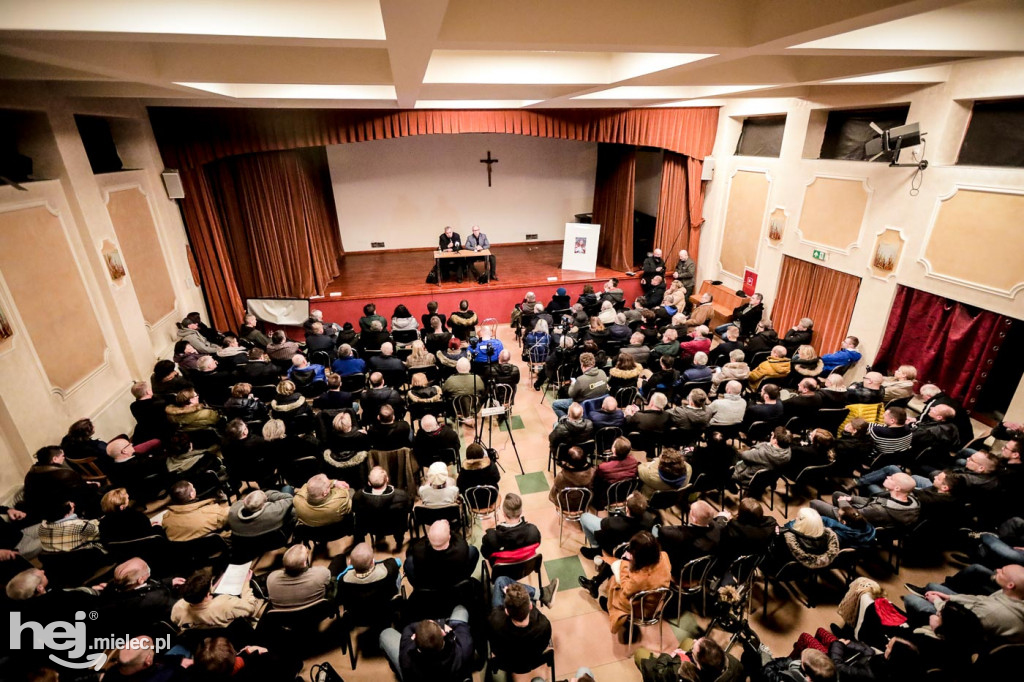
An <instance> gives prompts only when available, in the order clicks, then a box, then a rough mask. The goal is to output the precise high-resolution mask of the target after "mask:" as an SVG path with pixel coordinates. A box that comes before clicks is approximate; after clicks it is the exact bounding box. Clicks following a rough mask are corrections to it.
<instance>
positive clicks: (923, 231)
mask: <svg viewBox="0 0 1024 682" xmlns="http://www.w3.org/2000/svg"><path fill="white" fill-rule="evenodd" d="M1022 69H1024V59H998V60H988V61H980V62H972V63H970V64H966V65H962V66H955V67H953V68H952V72H951V77H950V80H949V81H948V82H946V83H941V84H936V85H922V86H915V87H913V88H906V87H904V88H903V89H901V90H900V91H898V92H895V93H894V90H892V89H888V88H878V89H877V90H876V89H875V88H872V87H871V86H864V88H863V90H861V91H860V93H861V94H860V95H859V96H854V95H851V94H848V93H847V94H843V95H838V94H837V95H834V96H830V95H821V96H818V97H817V98H816V99H769V98H751V99H747V100H741V101H732V102H730V103H728V104H727V105H726V106H725V107H724V108H723V110H722V115H721V117H720V119H719V120H720V124H719V130H718V137H717V139H716V143H715V153H714V156H715V159H716V160H717V162H718V168H717V169H716V172H715V180H714V181H712V182H711V183H710V185H709V187H708V193H707V198H706V201H705V207H704V213H705V216H706V217H707V223H706V225H705V227H704V232H703V235H702V238H701V252H700V259H699V261H698V262H699V264H700V265H699V268H700V271H699V273H698V274H699V277H701V278H702V279H703V278H720V279H723V280H724V281H727V282H730V283H732V284H735V285H736V286H737V287H738V286H739V285H740V282H739V280H738V279H736V278H734V277H731V276H730V275H729V274H728V273H726V272H723V270H722V268H721V267H720V266H719V262H720V260H721V258H722V257H723V256H725V255H726V254H728V253H729V252H730V249H732V248H734V247H732V246H728V245H726V244H725V243H724V242H725V241H726V240H725V239H724V238H723V233H725V234H726V235H727V234H728V230H729V228H728V225H729V224H730V217H729V211H730V206H731V201H730V198H729V183H728V179H729V178H730V177H732V176H733V175H734V174H735V173H736V172H737V170H738V169H744V170H753V169H760V170H763V171H765V172H766V173H768V174H769V176H770V177H771V178H772V183H771V191H770V195H769V198H768V207H769V211H774V210H775V209H776V208H778V207H781V208H783V209H785V211H786V213H787V214H788V222H787V225H786V229H785V233H784V235H783V239H782V241H781V243H779V244H773V243H771V242H770V241H769V240H768V238H767V230H765V231H764V232H761V233H760V234H761V235H762V236H761V237H760V239H759V241H758V242H757V246H756V250H757V256H756V260H757V264H758V289H759V290H760V291H762V292H763V293H764V294H765V297H766V303H767V304H768V310H769V311H770V310H771V303H772V302H773V301H774V298H775V293H776V291H775V290H776V286H777V281H778V275H779V271H780V267H781V261H782V256H783V255H790V256H794V257H796V258H802V259H804V260H811V259H812V252H813V251H814V250H815V249H819V250H824V251H826V253H827V255H826V258H827V260H826V262H825V263H824V265H826V266H828V267H831V268H835V269H837V270H841V271H843V272H847V273H850V274H853V275H856V276H858V277H862V278H863V284H862V285H861V288H860V295H859V297H858V299H857V305H856V307H855V309H854V312H853V317H852V319H851V322H850V332H851V333H853V334H856V335H857V336H859V337H860V339H861V340H862V350H863V351H864V354H865V360H866V362H870V361H872V360H873V359H874V356H875V353H876V351H877V349H878V346H879V343H880V342H881V339H882V335H883V332H884V328H885V323H886V320H887V319H888V313H889V309H890V307H891V303H892V299H893V297H894V295H895V291H896V285H897V284H905V285H907V286H911V287H914V288H917V289H922V290H925V291H929V292H932V293H935V294H938V295H941V296H947V297H950V298H954V299H956V300H959V301H963V302H964V303H968V304H971V305H975V306H978V307H981V308H985V309H987V310H992V311H995V312H998V313H1002V314H1005V315H1010V316H1012V317H1015V318H1018V319H1024V294H1022V293H1021V291H1020V289H1021V287H1020V286H1019V285H1018V283H1019V282H1021V281H1024V277H1021V273H1022V272H1024V271H1022V269H1021V268H1020V267H1019V265H1017V266H1013V265H1011V264H1009V263H1006V261H1005V260H1001V259H1002V258H1003V255H997V254H1007V253H1012V254H1019V253H1021V252H1022V249H1024V230H1021V229H1020V227H1019V218H1018V220H1017V222H1016V224H1015V223H1014V221H1013V220H1012V219H1011V218H1009V217H1008V216H1013V215H1016V216H1019V215H1020V212H1019V211H1018V210H1016V207H1017V206H1019V205H1020V197H1019V196H1018V195H1019V194H1020V193H1021V189H1022V188H1024V169H1005V168H982V167H960V166H955V165H953V162H954V161H955V158H956V155H957V152H958V149H959V144H960V141H961V140H962V138H963V134H964V130H965V126H966V125H967V120H968V116H967V112H968V111H969V107H970V100H973V99H974V98H990V97H1009V96H1017V97H1019V96H1022V95H1024V80H1022V79H1021V78H1020V76H1019V74H1020V73H1021V70H1022ZM882 94H885V96H884V97H883V96H881V95H882ZM896 102H909V103H910V114H909V119H908V120H909V121H911V122H913V121H918V122H920V124H921V130H922V131H925V132H927V133H928V134H927V137H926V139H927V141H928V143H927V150H926V154H925V158H927V160H928V161H929V162H930V165H929V167H928V169H927V170H926V171H925V172H924V173H923V176H919V177H918V178H917V181H918V182H920V183H921V185H920V190H919V192H917V193H916V194H915V193H913V192H912V186H913V182H914V172H915V169H913V168H890V167H888V166H887V165H885V164H880V163H867V162H856V161H833V160H818V159H811V158H803V157H805V156H812V155H816V153H817V149H818V147H820V135H821V127H822V125H823V117H822V114H821V110H823V109H830V108H840V107H855V106H870V105H875V104H887V103H896ZM769 113H785V114H787V121H786V131H785V136H784V138H783V145H782V154H781V156H780V158H778V159H768V158H755V157H737V156H734V155H733V154H732V152H733V150H735V148H736V142H737V139H738V138H739V134H740V129H741V125H742V124H741V121H742V118H743V117H744V116H748V115H755V114H769ZM917 150H918V151H919V152H920V148H917ZM812 152H813V153H812ZM901 161H903V162H910V161H912V158H911V156H910V155H909V154H907V153H906V152H905V153H904V156H903V158H902V159H901ZM821 178H843V179H848V180H849V182H848V185H849V187H850V188H851V189H853V188H855V187H862V188H863V192H864V193H865V196H867V197H869V198H868V200H867V201H866V203H865V206H866V209H865V210H864V214H863V226H862V229H859V230H858V229H856V222H857V221H856V220H855V218H856V216H853V217H851V215H850V213H851V211H850V206H852V204H853V203H857V202H854V201H853V198H852V197H853V195H854V194H856V192H851V194H850V196H848V197H846V198H845V199H843V200H842V201H841V202H836V201H834V199H830V201H826V202H813V203H812V205H811V209H812V211H811V213H808V214H807V215H804V213H805V210H806V209H807V207H808V204H806V203H805V198H806V196H807V192H808V188H809V187H813V186H814V185H815V184H817V183H820V182H821ZM851 202H852V203H851ZM847 204H850V206H848V205H847ZM857 210H860V209H859V208H858V209H857ZM830 211H832V212H834V215H833V216H831V217H830V215H829V212H830ZM852 212H853V213H856V211H852ZM989 215H991V216H993V218H994V220H992V221H989V220H988V217H989ZM968 216H971V218H970V219H968ZM808 218H810V219H811V221H812V222H811V223H805V226H806V227H807V229H804V230H802V229H801V223H802V221H804V220H807V219H808ZM982 223H983V224H982ZM812 225H813V227H811V226H812ZM886 230H890V232H888V233H887V234H886V236H885V237H884V239H882V241H883V242H886V243H892V242H894V241H900V238H902V247H901V248H900V249H899V251H900V259H899V263H898V265H897V266H896V268H895V270H894V271H893V272H891V273H884V272H880V271H879V270H878V269H877V268H873V267H872V265H873V262H874V256H875V248H876V241H877V240H878V235H879V234H881V233H883V232H885V231H886ZM893 231H895V235H894V232H893ZM853 233H855V234H857V237H856V238H855V239H854V240H853V241H852V242H851V241H847V240H848V238H849V235H850V234H853ZM808 234H811V235H812V236H813V239H811V238H808ZM844 251H845V252H846V253H844ZM933 252H934V255H931V254H932V253H933ZM1012 262H1015V263H1018V264H1019V259H1015V260H1014V261H1012ZM929 263H931V265H932V267H931V268H929ZM936 263H941V265H936ZM986 263H987V264H988V265H985V264H986ZM1011 267H1012V268H1014V270H1013V272H1008V270H1009V269H1010V268H1011ZM737 274H739V273H737ZM823 350H824V351H826V352H829V351H832V350H835V349H823ZM863 365H864V363H862V367H861V368H860V370H859V371H863ZM1008 416H1012V417H1015V418H1017V419H1020V418H1021V417H1024V390H1022V389H1020V388H1018V391H1017V396H1016V397H1015V399H1014V401H1013V403H1012V404H1011V408H1010V412H1009V413H1008Z"/></svg>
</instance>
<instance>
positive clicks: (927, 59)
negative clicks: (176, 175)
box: [0, 0, 1024, 108]
mask: <svg viewBox="0 0 1024 682" xmlns="http://www.w3.org/2000/svg"><path fill="white" fill-rule="evenodd" d="M1022 53H1024V2H1021V1H1020V0H976V1H974V2H956V1H952V0H913V1H898V0H857V1H856V2H822V1H821V0H647V1H645V2H623V1H622V0H558V1H557V2H552V1H551V0H516V1H514V2H496V1H485V0H285V1H282V0H145V1H140V0H0V88H2V89H5V90H7V91H8V92H14V91H17V88H28V87H32V84H34V85H35V86H37V87H40V88H44V90H43V91H44V92H46V93H47V94H50V95H56V96H67V97H88V98H135V99H140V100H142V101H143V102H144V103H145V104H153V105H178V106H232V107H238V106H251V107H281V106H288V107H337V108H414V107H415V108H518V107H526V108H547V107H558V108H565V107H602V108H607V107H650V106H687V105H697V104H699V105H706V104H708V103H714V102H721V101H722V100H724V99H728V98H729V97H741V96H745V95H746V94H748V93H754V92H756V93H757V96H758V97H783V96H785V97H793V96H808V97H810V96H813V95H814V94H815V93H816V92H818V91H819V90H821V91H827V92H830V93H832V92H835V91H836V90H837V89H842V88H844V87H846V88H856V87H863V85H864V84H865V83H870V84H882V85H884V84H901V85H904V86H907V85H920V84H928V83H939V82H943V81H944V80H945V79H946V78H947V76H948V74H949V66H950V65H951V64H954V63H956V62H960V61H964V60H971V59H984V58H996V57H1005V56H1010V55H1018V54H1022Z"/></svg>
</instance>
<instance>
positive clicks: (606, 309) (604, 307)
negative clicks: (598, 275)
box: [597, 300, 615, 325]
mask: <svg viewBox="0 0 1024 682" xmlns="http://www.w3.org/2000/svg"><path fill="white" fill-rule="evenodd" d="M597 319H599V320H601V322H602V323H603V324H605V325H609V324H611V323H613V322H615V304H614V303H613V302H611V301H607V300H606V301H604V302H603V303H601V312H599V313H598V314H597Z"/></svg>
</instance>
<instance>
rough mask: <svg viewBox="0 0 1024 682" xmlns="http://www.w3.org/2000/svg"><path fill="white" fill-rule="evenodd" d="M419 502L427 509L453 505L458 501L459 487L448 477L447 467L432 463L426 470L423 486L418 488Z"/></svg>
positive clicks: (443, 464) (441, 463)
mask: <svg viewBox="0 0 1024 682" xmlns="http://www.w3.org/2000/svg"><path fill="white" fill-rule="evenodd" d="M419 498H420V502H421V503H422V504H423V505H424V506H427V507H443V506H445V505H449V504H455V503H456V502H457V501H458V499H459V486H458V485H456V484H455V479H454V478H452V477H451V476H449V475H448V465H447V464H445V463H444V462H434V463H433V464H431V465H430V466H429V467H428V468H427V472H426V474H425V475H424V476H423V485H421V486H420V488H419Z"/></svg>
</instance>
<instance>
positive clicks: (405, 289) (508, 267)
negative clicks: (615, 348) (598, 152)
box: [310, 242, 640, 323]
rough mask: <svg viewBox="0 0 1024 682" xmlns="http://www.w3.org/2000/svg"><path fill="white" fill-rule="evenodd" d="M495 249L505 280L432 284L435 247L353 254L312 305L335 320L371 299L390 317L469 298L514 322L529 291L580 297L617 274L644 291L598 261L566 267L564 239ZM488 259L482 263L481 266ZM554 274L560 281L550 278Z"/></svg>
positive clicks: (480, 310) (546, 297)
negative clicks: (584, 267) (582, 268)
mask: <svg viewBox="0 0 1024 682" xmlns="http://www.w3.org/2000/svg"><path fill="white" fill-rule="evenodd" d="M491 253H493V254H494V255H495V257H496V258H497V268H496V272H497V273H498V275H499V277H500V281H497V282H493V281H492V282H490V283H489V284H477V283H476V281H475V280H471V279H467V280H464V281H463V283H462V284H459V283H457V282H455V281H450V282H449V281H445V282H442V283H441V284H427V283H426V282H425V279H426V276H427V273H428V272H429V271H430V269H431V267H433V264H434V256H433V251H428V250H423V251H383V252H379V253H353V254H347V255H346V256H345V257H344V260H343V261H342V272H341V275H339V276H338V278H337V279H335V280H334V281H333V282H331V283H330V284H329V285H328V287H327V290H326V292H325V295H324V296H323V297H318V298H313V299H310V307H311V308H317V309H320V310H322V311H323V313H324V319H325V320H327V321H329V322H344V321H351V322H353V323H355V322H356V320H358V319H359V318H360V317H362V314H363V306H364V305H365V304H366V303H368V302H371V301H372V302H373V303H375V304H376V305H377V312H378V313H379V314H381V315H383V316H384V317H387V318H390V317H391V314H392V312H393V311H394V309H395V306H396V305H398V304H399V303H402V304H405V306H406V307H408V308H409V311H410V312H411V313H412V314H413V315H415V316H416V317H417V318H418V317H419V316H420V315H422V314H423V313H425V312H426V311H427V303H428V302H430V301H437V302H438V304H439V306H440V311H441V312H442V313H444V314H446V315H447V314H448V313H449V312H451V311H453V310H458V307H459V301H461V300H462V299H466V300H468V301H469V307H470V308H471V309H472V310H474V311H475V312H476V313H477V316H478V317H479V318H480V319H481V320H483V319H484V318H487V317H494V318H497V320H498V321H499V322H508V321H509V314H510V313H511V311H512V308H513V307H514V306H515V304H516V303H519V302H520V301H522V300H523V296H524V295H525V294H526V292H528V291H532V292H534V293H535V294H537V300H538V301H541V302H543V303H547V302H548V301H550V300H551V297H552V296H553V295H554V293H555V290H556V289H558V288H559V287H565V289H566V291H567V292H568V293H569V295H570V296H571V297H572V300H573V301H575V300H576V299H577V298H578V297H579V295H580V293H581V292H582V291H583V285H584V284H588V283H589V284H593V285H594V290H595V291H597V292H600V290H601V287H602V286H603V284H604V282H605V281H606V280H607V279H608V278H609V277H617V278H618V279H619V286H620V287H622V289H623V290H624V291H625V293H626V300H632V299H634V298H636V297H637V296H638V295H640V278H639V277H627V276H626V275H625V274H623V273H621V272H617V271H615V270H610V269H608V268H604V267H600V266H598V268H597V272H594V273H589V272H576V271H572V270H562V269H561V267H560V264H561V261H562V243H561V242H558V243H541V244H509V245H505V246H502V245H495V246H494V247H492V249H491ZM482 265H483V264H482V263H478V264H477V267H481V266H482ZM549 278H554V281H549Z"/></svg>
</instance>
